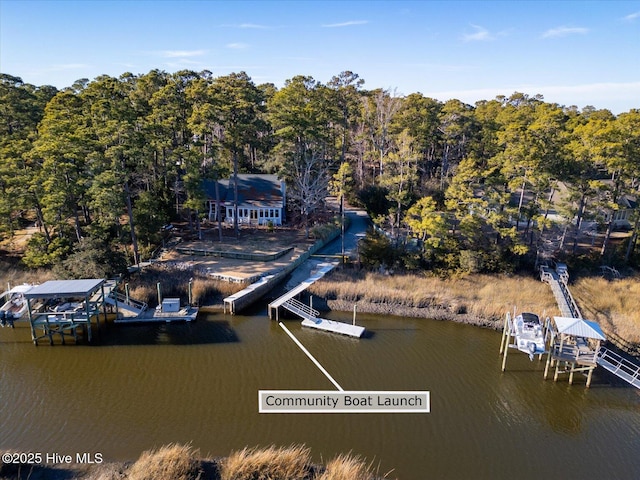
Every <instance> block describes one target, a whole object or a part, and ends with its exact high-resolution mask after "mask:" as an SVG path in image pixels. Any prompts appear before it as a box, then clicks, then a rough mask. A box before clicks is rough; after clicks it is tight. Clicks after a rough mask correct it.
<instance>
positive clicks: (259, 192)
mask: <svg viewBox="0 0 640 480" xmlns="http://www.w3.org/2000/svg"><path fill="white" fill-rule="evenodd" d="M204 190H205V193H206V195H207V203H208V204H209V220H211V221H217V219H218V217H217V215H218V213H220V214H221V215H222V219H223V220H224V221H225V222H226V223H233V218H234V211H235V205H234V203H235V202H234V185H233V178H230V179H228V180H220V181H218V195H219V198H220V205H219V207H218V208H216V182H215V181H214V180H205V182H204ZM285 207H286V188H285V183H284V181H283V180H280V179H278V177H277V176H276V175H264V174H238V223H241V224H248V225H267V224H269V223H271V224H272V225H282V224H283V222H284V221H285Z"/></svg>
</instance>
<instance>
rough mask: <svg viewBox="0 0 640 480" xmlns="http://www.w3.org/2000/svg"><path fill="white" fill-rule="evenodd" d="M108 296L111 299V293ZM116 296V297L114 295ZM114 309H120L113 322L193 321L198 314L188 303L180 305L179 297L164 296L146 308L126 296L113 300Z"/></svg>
mask: <svg viewBox="0 0 640 480" xmlns="http://www.w3.org/2000/svg"><path fill="white" fill-rule="evenodd" d="M108 298H111V299H113V298H114V296H113V295H109V297H108ZM116 298H117V297H116ZM115 306H116V309H118V310H122V312H119V314H118V315H117V316H116V319H115V320H114V322H115V323H157V322H164V323H169V322H193V321H195V319H196V317H197V316H198V308H197V307H192V306H190V305H187V306H182V307H181V306H180V299H179V298H165V299H164V300H163V301H162V303H161V304H160V305H158V307H156V308H154V309H149V308H147V304H146V303H145V304H143V303H140V302H136V301H135V300H131V299H129V298H127V299H126V300H125V301H123V302H120V303H118V302H117V300H116V302H115Z"/></svg>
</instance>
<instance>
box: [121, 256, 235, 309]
mask: <svg viewBox="0 0 640 480" xmlns="http://www.w3.org/2000/svg"><path fill="white" fill-rule="evenodd" d="M190 280H193V284H192V287H191V295H192V303H196V304H205V303H206V304H213V303H216V302H217V303H222V299H223V298H224V297H227V296H229V295H232V294H234V293H236V292H238V291H240V290H242V288H244V286H243V285H241V284H237V283H229V282H225V281H223V280H214V279H211V278H208V277H207V276H205V275H202V274H200V273H198V272H194V271H192V270H181V269H177V268H171V267H169V266H164V265H162V264H159V265H154V266H153V267H149V268H146V269H145V270H144V271H143V273H142V274H141V275H139V276H135V277H133V278H132V279H131V280H130V281H129V293H130V295H131V298H133V299H135V300H138V301H140V302H146V303H147V304H148V305H152V306H154V305H157V304H158V289H157V283H158V282H160V288H161V291H162V297H163V298H167V297H179V298H180V299H181V301H182V302H181V303H183V304H186V303H187V302H188V299H189V281H190Z"/></svg>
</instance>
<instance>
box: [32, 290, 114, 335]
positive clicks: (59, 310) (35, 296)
mask: <svg viewBox="0 0 640 480" xmlns="http://www.w3.org/2000/svg"><path fill="white" fill-rule="evenodd" d="M104 283H105V280H104V279H102V278H90V279H82V280H49V281H48V282H45V283H43V284H42V285H38V286H36V287H33V288H32V289H31V290H29V291H28V292H26V293H25V294H24V296H25V298H26V300H27V311H28V313H29V322H30V323H31V338H32V340H33V343H34V344H35V345H38V340H42V339H44V338H48V339H49V343H50V344H51V345H53V337H54V335H60V338H61V340H62V343H63V344H64V343H65V337H73V338H74V340H76V341H77V339H78V329H79V328H84V329H86V332H87V337H88V340H89V342H91V340H92V332H91V321H92V319H95V321H96V325H98V326H99V325H100V323H99V318H100V313H101V308H102V312H103V313H104V319H105V321H106V318H107V312H106V308H105V301H104V299H105V286H104ZM39 304H41V306H39V307H36V305H39ZM47 304H49V305H47ZM53 304H55V305H53ZM39 330H41V331H42V333H41V334H39Z"/></svg>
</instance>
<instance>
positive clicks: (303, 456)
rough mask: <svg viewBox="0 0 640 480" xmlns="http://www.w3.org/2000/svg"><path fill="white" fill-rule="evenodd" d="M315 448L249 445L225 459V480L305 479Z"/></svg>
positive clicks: (222, 472)
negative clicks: (311, 449) (258, 446)
mask: <svg viewBox="0 0 640 480" xmlns="http://www.w3.org/2000/svg"><path fill="white" fill-rule="evenodd" d="M310 465H311V451H310V450H309V448H307V447H305V446H302V445H292V446H290V447H288V448H277V447H275V446H271V447H268V448H263V449H258V448H245V449H243V450H241V451H239V452H233V453H232V454H231V455H229V456H228V457H227V458H226V459H224V460H223V461H222V465H221V468H220V479H221V480H304V479H307V478H308V476H309V469H310Z"/></svg>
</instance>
